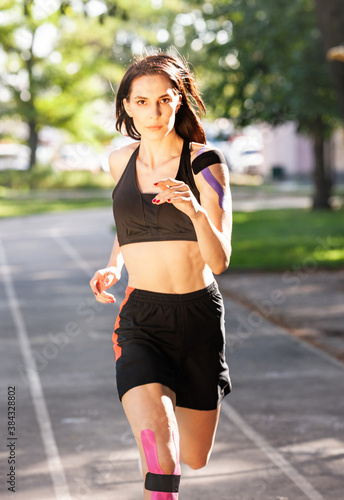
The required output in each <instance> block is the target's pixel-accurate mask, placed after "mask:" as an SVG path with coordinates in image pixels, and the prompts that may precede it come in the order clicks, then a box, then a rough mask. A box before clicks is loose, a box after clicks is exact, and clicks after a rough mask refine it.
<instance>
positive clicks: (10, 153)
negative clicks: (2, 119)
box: [0, 143, 30, 170]
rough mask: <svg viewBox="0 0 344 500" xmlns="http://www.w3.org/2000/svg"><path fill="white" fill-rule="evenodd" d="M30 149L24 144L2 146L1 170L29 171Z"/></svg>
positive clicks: (0, 153) (0, 151) (0, 155)
mask: <svg viewBox="0 0 344 500" xmlns="http://www.w3.org/2000/svg"><path fill="white" fill-rule="evenodd" d="M29 166H30V148H29V147H27V146H25V145H24V144H5V143H4V144H0V170H27V169H28V168H29Z"/></svg>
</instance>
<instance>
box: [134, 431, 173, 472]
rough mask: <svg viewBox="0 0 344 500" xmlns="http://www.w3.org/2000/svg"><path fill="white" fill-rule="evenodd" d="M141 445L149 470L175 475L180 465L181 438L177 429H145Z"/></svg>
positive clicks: (142, 433)
mask: <svg viewBox="0 0 344 500" xmlns="http://www.w3.org/2000/svg"><path fill="white" fill-rule="evenodd" d="M141 443H142V447H143V451H144V454H145V458H146V463H147V466H148V470H149V471H150V472H153V469H155V470H156V471H158V470H159V469H161V471H162V472H163V473H164V474H173V473H174V471H175V470H176V469H177V468H178V465H179V436H178V431H177V429H174V430H173V431H171V430H170V429H168V428H165V429H164V428H160V429H155V431H153V430H151V429H144V430H143V431H142V432H141Z"/></svg>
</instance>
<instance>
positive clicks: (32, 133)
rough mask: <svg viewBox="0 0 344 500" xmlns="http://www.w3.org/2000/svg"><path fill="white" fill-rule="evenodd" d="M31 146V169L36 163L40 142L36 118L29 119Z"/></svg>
mask: <svg viewBox="0 0 344 500" xmlns="http://www.w3.org/2000/svg"><path fill="white" fill-rule="evenodd" d="M28 125H29V147H30V167H29V168H30V169H31V168H32V167H33V166H34V165H35V163H36V151H37V144H38V133H37V130H36V127H37V124H36V121H35V120H29V123H28Z"/></svg>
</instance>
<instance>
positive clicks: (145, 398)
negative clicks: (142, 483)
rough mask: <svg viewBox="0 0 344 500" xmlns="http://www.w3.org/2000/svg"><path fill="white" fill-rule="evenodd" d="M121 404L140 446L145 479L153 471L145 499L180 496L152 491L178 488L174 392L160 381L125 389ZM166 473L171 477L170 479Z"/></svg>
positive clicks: (167, 499) (168, 499) (177, 437)
mask: <svg viewBox="0 0 344 500" xmlns="http://www.w3.org/2000/svg"><path fill="white" fill-rule="evenodd" d="M122 403H123V408H124V411H125V413H126V416H127V418H128V421H129V423H130V426H131V428H132V431H133V434H134V437H135V439H136V443H137V446H138V448H139V452H140V457H141V462H142V472H143V477H144V479H145V480H146V475H147V473H150V474H148V479H149V481H150V491H148V490H146V489H145V488H144V500H148V499H151V498H156V499H157V500H160V499H161V500H165V499H166V500H172V499H177V498H178V494H177V493H174V494H172V492H171V493H169V494H167V493H165V496H164V494H162V493H160V494H158V493H156V494H154V495H153V493H151V492H152V491H161V488H165V490H167V491H168V490H169V489H170V488H172V487H171V486H170V485H171V484H172V483H173V484H174V488H175V484H176V481H177V482H178V476H179V474H180V470H179V445H178V443H179V436H178V426H177V421H176V417H175V414H174V406H175V393H174V392H173V391H171V390H170V389H169V388H168V387H166V386H163V385H161V384H156V383H154V384H146V385H141V386H138V387H134V388H133V389H130V390H129V391H128V392H126V393H125V394H124V396H123V398H122ZM156 452H157V458H156ZM147 457H148V460H147ZM156 462H158V463H156ZM152 469H154V470H152ZM157 471H158V473H157ZM159 471H160V473H159ZM164 475H170V476H172V477H170V478H167V477H164ZM173 476H174V477H173ZM146 484H147V483H146ZM155 484H156V485H157V489H156V490H154V485H155ZM151 495H152V496H151Z"/></svg>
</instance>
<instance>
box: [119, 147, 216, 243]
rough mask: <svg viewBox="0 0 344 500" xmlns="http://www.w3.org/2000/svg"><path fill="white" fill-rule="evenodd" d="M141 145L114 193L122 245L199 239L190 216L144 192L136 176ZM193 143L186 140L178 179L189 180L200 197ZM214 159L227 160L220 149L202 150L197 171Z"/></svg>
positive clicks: (131, 158) (211, 163) (197, 162)
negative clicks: (154, 201)
mask: <svg viewBox="0 0 344 500" xmlns="http://www.w3.org/2000/svg"><path fill="white" fill-rule="evenodd" d="M139 148H140V146H138V147H137V148H136V149H135V151H134V152H133V154H132V155H131V157H130V160H129V162H128V164H127V166H126V168H125V170H124V172H123V174H122V176H121V178H120V180H119V182H118V184H117V185H116V187H115V189H114V190H113V193H112V199H113V214H114V218H115V224H116V230H117V237H118V242H119V245H120V246H123V245H127V244H129V243H139V242H143V241H172V240H184V241H185V240H186V241H197V236H196V232H195V229H194V226H193V224H192V222H191V219H190V217H188V216H187V215H186V214H184V213H183V212H181V211H180V210H178V209H177V208H176V207H175V206H174V205H172V204H170V203H163V204H162V205H158V206H157V205H154V204H153V203H152V200H153V198H154V197H155V196H156V194H157V193H141V192H140V190H139V188H138V185H137V180H136V159H137V156H138V153H139ZM190 163H191V162H190V144H189V142H187V141H184V145H183V150H182V154H181V156H180V163H179V169H178V173H177V176H176V179H177V180H182V181H183V182H185V183H186V184H187V185H188V186H189V187H190V189H191V190H192V192H193V193H194V195H195V197H196V198H197V200H198V201H200V194H199V191H198V189H197V186H196V184H195V181H194V178H193V175H192V171H191V164H190ZM214 163H225V159H224V157H223V155H222V153H220V152H219V151H216V150H212V151H207V152H205V153H202V154H200V155H199V156H197V158H195V160H194V161H193V163H192V170H193V171H194V173H195V174H197V173H199V172H200V171H201V170H203V169H204V168H206V167H208V166H209V165H213V164H214Z"/></svg>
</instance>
